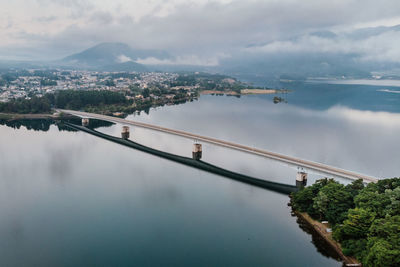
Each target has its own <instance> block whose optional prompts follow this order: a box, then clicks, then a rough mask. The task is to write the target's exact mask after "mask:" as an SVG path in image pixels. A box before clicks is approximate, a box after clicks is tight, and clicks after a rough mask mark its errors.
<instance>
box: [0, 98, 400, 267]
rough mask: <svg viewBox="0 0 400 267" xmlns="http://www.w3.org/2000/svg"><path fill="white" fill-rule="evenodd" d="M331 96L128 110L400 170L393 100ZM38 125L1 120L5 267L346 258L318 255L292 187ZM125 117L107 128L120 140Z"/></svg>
mask: <svg viewBox="0 0 400 267" xmlns="http://www.w3.org/2000/svg"><path fill="white" fill-rule="evenodd" d="M299 93H300V92H296V94H299ZM379 93H381V94H384V95H389V94H387V93H383V92H379ZM321 94H322V95H323V98H327V99H328V98H330V99H333V100H331V102H329V104H326V103H324V104H323V105H320V104H321V103H311V104H310V102H307V99H308V98H307V97H306V99H305V100H304V99H303V100H302V101H304V102H302V105H300V104H299V101H300V100H301V99H300V100H299V99H297V98H296V99H295V98H294V95H295V94H293V95H290V94H289V95H288V97H289V98H290V99H289V104H287V105H274V104H273V102H272V101H271V100H272V99H271V96H245V97H241V98H240V99H238V98H229V97H213V96H202V97H201V99H200V101H196V102H192V103H187V104H185V105H179V106H168V107H162V108H157V109H151V110H150V112H149V114H145V113H142V114H141V115H140V116H137V115H136V116H134V115H133V116H131V117H130V118H131V119H135V120H138V121H143V122H148V123H153V124H156V125H161V126H166V127H170V128H175V129H182V130H187V131H190V132H195V133H199V134H203V135H207V136H213V137H216V138H221V139H225V140H230V141H234V142H238V143H243V144H247V145H253V146H255V147H260V148H265V149H269V150H272V151H276V152H280V153H283V154H288V155H292V156H296V157H304V158H306V159H310V160H313V161H318V162H322V163H326V164H330V165H334V166H338V167H342V168H345V169H350V170H354V171H360V172H362V173H366V174H370V175H377V176H383V177H392V176H398V175H399V172H400V170H399V167H398V164H396V163H397V162H398V161H399V153H398V151H399V149H400V144H399V142H398V138H397V133H398V132H399V130H400V125H399V114H398V113H396V112H393V111H391V109H392V110H393V109H395V108H394V107H388V108H387V109H386V110H385V112H381V110H380V111H379V110H376V109H374V108H372V109H370V110H366V109H358V108H356V106H357V105H359V104H358V103H353V104H352V105H346V106H344V105H342V103H343V102H340V101H339V102H338V101H336V100H335V98H334V97H333V96H332V95H330V96H329V95H327V93H321ZM305 95H306V96H307V95H308V93H306V94H305ZM339 95H340V93H339ZM393 95H396V94H393ZM321 97H322V96H321ZM317 99H318V97H317ZM320 99H321V98H320ZM356 100H357V101H360V99H359V98H353V101H356ZM361 100H362V97H361ZM346 101H347V100H346ZM346 101H344V102H346ZM309 105H313V108H309ZM363 105H364V107H365V104H363ZM371 105H373V106H377V105H378V104H377V103H375V102H374V103H371ZM321 106H325V107H324V108H318V107H321ZM393 106H395V105H393ZM326 107H328V108H326ZM397 108H398V107H397ZM29 127H30V126H28V125H26V126H22V125H21V126H20V127H19V130H16V129H14V128H10V127H5V126H0V136H1V142H0V213H1V214H2V216H0V265H1V266H34V265H36V266H95V265H107V266H116V265H118V266H124V265H139V266H142V265H146V266H160V265H173V266H187V265H191V266H205V265H207V266H210V265H212V266H216V265H227V266H339V265H340V263H338V262H337V261H336V260H334V259H333V258H328V257H330V255H329V254H325V253H324V252H323V249H322V250H321V249H320V248H319V247H318V250H320V252H321V253H322V254H321V253H318V250H317V248H316V247H315V246H314V245H313V244H312V242H313V240H312V238H311V237H310V236H307V235H305V234H304V232H303V230H301V229H300V228H299V226H298V224H297V223H296V219H295V218H293V217H291V213H290V209H289V208H288V207H287V203H288V198H287V197H286V196H283V195H280V194H276V193H274V192H270V191H267V190H263V189H259V188H256V187H253V186H249V185H245V184H242V183H237V182H235V181H232V180H229V179H221V177H218V176H215V175H212V174H209V173H205V172H202V171H199V170H194V169H192V168H188V167H185V166H182V165H178V164H175V163H173V162H169V161H166V160H164V159H160V158H157V157H153V156H151V155H148V154H145V153H141V152H139V151H134V150H131V149H127V148H125V147H122V146H118V145H115V144H114V143H111V142H106V141H104V140H100V139H97V138H95V137H92V136H90V135H88V134H85V133H82V132H68V131H61V132H60V131H59V128H58V126H56V125H50V126H49V128H48V129H47V127H43V126H41V125H40V126H37V127H35V128H36V129H47V132H42V131H31V130H30V131H29V130H27V128H29ZM121 127H122V125H118V124H116V125H112V126H110V127H100V128H97V129H98V130H99V131H102V132H105V133H107V134H113V135H115V136H120V131H121ZM131 139H132V140H134V141H136V142H138V143H143V144H145V145H148V146H152V147H154V148H157V149H160V150H164V151H168V152H171V153H177V154H180V155H184V156H188V157H190V156H191V147H192V143H193V140H186V139H181V138H178V137H174V136H169V135H166V134H160V133H156V132H152V131H148V130H145V129H140V128H131ZM203 153H204V154H203V158H204V160H205V161H209V162H212V163H213V164H216V165H221V166H223V167H226V168H227V169H232V170H237V171H239V172H243V173H247V174H250V175H252V176H255V177H264V178H266V179H271V180H276V181H279V182H288V183H293V184H294V178H295V173H296V169H295V168H293V169H291V168H290V167H289V166H287V165H285V164H279V163H276V162H274V161H270V160H266V159H263V158H258V157H255V156H250V155H246V154H243V153H240V152H237V151H230V150H227V149H224V148H220V147H216V146H213V145H208V144H203ZM62 168H64V169H63V170H62V171H60V172H58V170H59V169H62ZM380 174H381V175H380ZM312 177H314V178H312ZM318 177H319V176H318V175H311V177H310V181H309V182H312V179H316V178H318ZM177 252H179V253H177Z"/></svg>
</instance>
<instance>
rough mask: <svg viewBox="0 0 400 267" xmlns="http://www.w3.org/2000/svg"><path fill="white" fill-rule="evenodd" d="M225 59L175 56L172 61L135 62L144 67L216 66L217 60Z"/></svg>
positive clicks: (140, 60)
mask: <svg viewBox="0 0 400 267" xmlns="http://www.w3.org/2000/svg"><path fill="white" fill-rule="evenodd" d="M223 57H227V56H226V55H222V56H220V57H209V58H202V57H199V56H196V55H189V56H177V57H176V58H174V59H157V58H154V57H149V58H144V59H138V60H137V62H138V63H140V64H146V65H187V66H208V67H212V66H218V65H219V59H220V58H223Z"/></svg>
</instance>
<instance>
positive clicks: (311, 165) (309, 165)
mask: <svg viewBox="0 0 400 267" xmlns="http://www.w3.org/2000/svg"><path fill="white" fill-rule="evenodd" d="M57 111H58V112H60V113H65V114H70V115H73V116H77V117H80V118H91V119H98V120H104V121H109V122H114V123H120V124H123V125H131V126H136V127H141V128H145V129H150V130H154V131H158V132H163V133H167V134H172V135H176V136H181V137H184V138H189V139H192V140H198V141H202V142H206V143H209V144H214V145H218V146H221V147H226V148H230V149H235V150H238V151H242V152H246V153H249V154H253V155H257V156H261V157H265V158H269V159H273V160H277V161H280V162H283V163H288V164H291V165H295V166H298V167H301V168H305V169H309V170H314V171H317V172H320V173H324V174H328V175H332V176H336V177H341V178H345V179H351V180H358V179H362V180H363V181H364V182H366V183H369V182H377V181H378V179H377V178H375V177H372V176H368V175H364V174H360V173H356V172H352V171H348V170H344V169H340V168H337V167H333V166H329V165H326V164H322V163H318V162H313V161H309V160H305V159H299V158H295V157H291V156H286V155H283V154H279V153H275V152H271V151H267V150H263V149H258V148H253V147H249V146H246V145H241V144H236V143H233V142H229V141H224V140H220V139H216V138H213V137H207V136H202V135H198V134H193V133H189V132H185V131H181V130H174V129H170V128H165V127H161V126H157V125H152V124H148V123H143V122H136V121H132V120H126V119H122V118H117V117H111V116H106V115H100V114H93V113H87V112H82V111H75V110H65V109H57Z"/></svg>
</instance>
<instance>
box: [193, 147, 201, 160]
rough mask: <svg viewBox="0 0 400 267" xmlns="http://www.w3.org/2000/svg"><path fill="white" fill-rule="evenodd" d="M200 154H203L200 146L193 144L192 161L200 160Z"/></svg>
mask: <svg viewBox="0 0 400 267" xmlns="http://www.w3.org/2000/svg"><path fill="white" fill-rule="evenodd" d="M202 154H203V152H202V146H201V144H193V152H192V157H193V159H195V160H200V159H201V156H202Z"/></svg>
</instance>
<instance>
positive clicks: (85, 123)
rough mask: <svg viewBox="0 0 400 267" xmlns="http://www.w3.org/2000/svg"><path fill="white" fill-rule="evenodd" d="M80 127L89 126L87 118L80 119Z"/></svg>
mask: <svg viewBox="0 0 400 267" xmlns="http://www.w3.org/2000/svg"><path fill="white" fill-rule="evenodd" d="M82 126H84V127H87V126H89V118H82Z"/></svg>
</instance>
